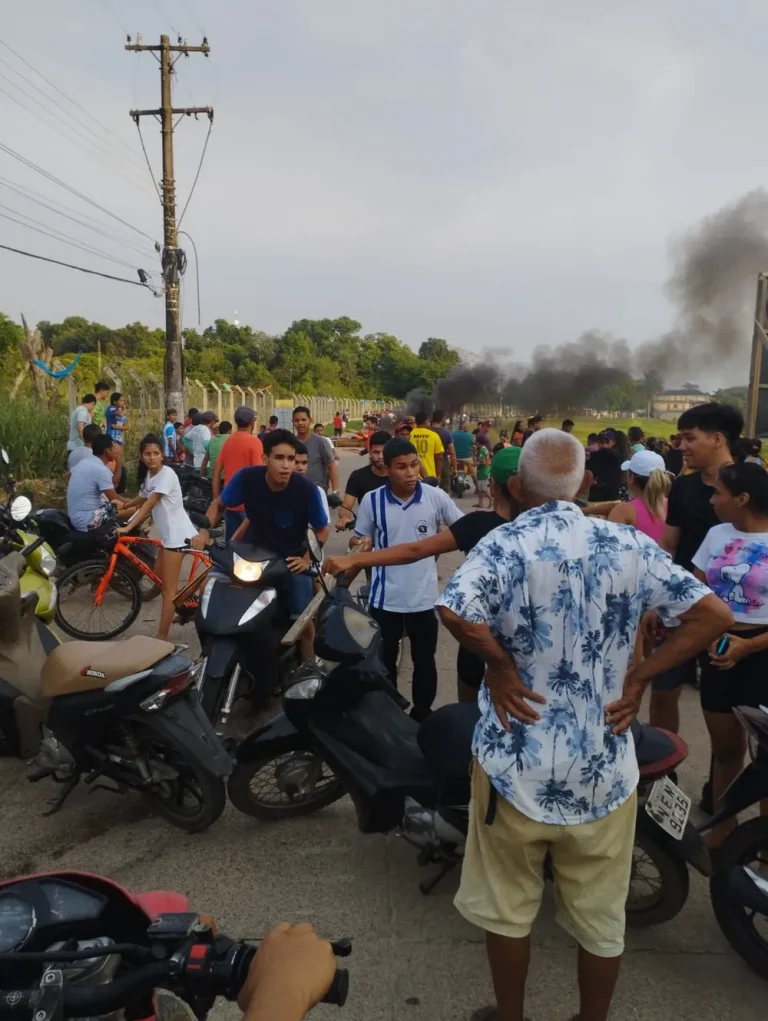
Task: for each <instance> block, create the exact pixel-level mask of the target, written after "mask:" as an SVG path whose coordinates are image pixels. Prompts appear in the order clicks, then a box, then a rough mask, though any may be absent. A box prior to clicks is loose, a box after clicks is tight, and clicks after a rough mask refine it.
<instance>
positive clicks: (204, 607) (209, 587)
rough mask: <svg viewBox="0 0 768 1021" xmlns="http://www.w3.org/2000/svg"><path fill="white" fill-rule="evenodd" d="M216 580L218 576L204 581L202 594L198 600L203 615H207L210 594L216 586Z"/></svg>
mask: <svg viewBox="0 0 768 1021" xmlns="http://www.w3.org/2000/svg"><path fill="white" fill-rule="evenodd" d="M217 581H218V578H210V579H209V580H208V581H207V582H206V584H205V588H204V589H203V595H202V598H201V600H200V612H201V613H202V615H203V616H204V617H207V616H208V604H209V603H210V601H211V596H212V595H213V590H214V588H215V587H216V582H217Z"/></svg>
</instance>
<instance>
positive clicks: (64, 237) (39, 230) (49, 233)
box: [0, 203, 136, 269]
mask: <svg viewBox="0 0 768 1021" xmlns="http://www.w3.org/2000/svg"><path fill="white" fill-rule="evenodd" d="M0 209H10V211H11V212H12V213H16V214H17V216H23V217H24V219H25V220H29V221H30V222H29V223H24V221H23V220H18V219H17V218H16V216H9V215H8V214H7V213H0V216H2V218H3V219H4V220H10V221H11V222H12V223H17V224H18V225H19V226H20V227H26V228H27V230H33V231H35V233H36V234H44V235H45V236H46V237H49V238H53V240H54V241H61V242H62V244H65V245H71V246H72V247H73V248H79V249H80V251H82V252H87V253H88V254H89V255H97V256H99V257H100V258H102V259H106V260H107V261H108V262H114V263H116V264H117V265H118V266H127V267H128V269H135V268H136V267H135V266H134V265H133V263H130V262H125V260H124V259H116V258H115V257H114V256H112V255H110V254H109V253H108V252H104V251H102V250H101V249H100V248H94V247H93V246H92V245H89V244H83V243H81V242H80V241H76V240H75V239H74V238H72V237H71V236H70V235H69V234H65V233H64V232H63V231H60V230H56V228H55V227H51V228H49V229H48V230H45V229H44V228H45V226H46V225H45V224H42V223H40V221H39V220H35V219H34V218H33V217H31V216H27V215H26V213H19V211H18V210H17V209H12V208H11V207H10V206H4V205H3V204H2V203H0ZM32 224H37V226H36V227H33V226H32ZM57 235H58V236H57Z"/></svg>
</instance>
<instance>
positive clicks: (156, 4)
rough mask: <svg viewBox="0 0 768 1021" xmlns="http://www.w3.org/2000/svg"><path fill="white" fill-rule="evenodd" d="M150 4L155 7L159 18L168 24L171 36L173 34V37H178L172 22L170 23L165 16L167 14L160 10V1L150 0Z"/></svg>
mask: <svg viewBox="0 0 768 1021" xmlns="http://www.w3.org/2000/svg"><path fill="white" fill-rule="evenodd" d="M152 3H153V4H154V5H155V7H156V8H157V10H158V13H159V14H160V17H161V18H163V19H164V20H165V21H166V22H167V23H168V25H169V26H170V29H171V31H172V32H173V34H174V35H175V36H178V35H179V34H180V33H179V32H178V31H177V30H176V29H175V28H174V26H173V22H172V21H171V19H170V18H169V17H168V15H167V14H166V13H165V11H164V10H163V8H162V7H161V6H160V0H152Z"/></svg>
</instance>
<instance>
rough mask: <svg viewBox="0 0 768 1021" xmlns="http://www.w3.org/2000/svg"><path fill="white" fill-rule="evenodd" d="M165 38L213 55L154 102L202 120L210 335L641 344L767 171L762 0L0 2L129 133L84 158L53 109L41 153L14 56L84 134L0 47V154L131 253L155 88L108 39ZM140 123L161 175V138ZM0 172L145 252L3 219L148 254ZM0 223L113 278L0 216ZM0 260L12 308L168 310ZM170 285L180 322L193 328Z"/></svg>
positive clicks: (184, 153)
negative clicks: (190, 108)
mask: <svg viewBox="0 0 768 1021" xmlns="http://www.w3.org/2000/svg"><path fill="white" fill-rule="evenodd" d="M171 26H173V28H174V29H176V30H178V31H180V32H181V33H182V34H183V35H184V36H185V37H187V38H188V39H189V41H190V42H199V41H200V37H201V34H202V31H203V30H204V31H205V32H206V34H207V35H208V38H209V41H210V45H211V49H212V55H211V59H210V60H208V61H206V60H205V59H204V58H203V57H201V56H193V57H190V58H189V59H188V60H186V59H182V60H181V61H180V62H179V64H178V65H177V70H178V76H177V81H176V82H175V95H174V100H175V103H176V104H177V105H188V104H191V103H194V104H195V105H207V104H209V103H210V104H212V105H214V106H215V110H216V117H215V124H214V128H213V133H212V136H211V142H210V146H209V149H208V155H207V158H206V161H205V163H204V166H203V169H202V174H201V177H200V181H199V184H198V187H197V190H196V193H195V195H194V197H193V200H192V203H191V205H190V208H189V211H188V213H187V216H186V218H185V222H184V224H183V226H184V227H186V228H188V230H189V231H190V233H191V234H192V235H193V236H194V238H195V240H196V242H197V246H198V250H199V253H200V270H201V284H202V306H203V322H204V324H207V323H209V322H211V321H213V320H214V319H215V318H217V317H224V318H228V319H234V318H238V319H240V320H241V321H243V322H248V323H250V324H251V325H253V326H254V327H255V328H261V329H265V330H268V331H270V332H278V331H281V330H282V329H284V328H285V327H286V326H287V325H288V324H289V323H290V322H291V320H293V319H296V318H301V317H313V318H314V317H323V316H337V315H349V316H352V317H353V318H356V319H359V320H360V321H361V322H362V324H363V327H364V329H365V330H366V331H379V330H381V331H388V332H392V333H395V334H397V335H398V336H399V337H401V338H402V339H404V340H406V341H408V342H409V343H411V344H413V345H418V343H419V342H420V341H421V340H422V339H424V338H425V337H427V336H430V335H432V336H442V337H446V338H447V339H448V340H449V341H450V342H451V343H452V344H455V345H457V346H459V347H461V348H465V349H467V350H472V351H480V350H482V349H483V348H484V347H493V348H499V347H503V348H508V349H510V351H511V353H513V354H515V355H517V356H518V357H521V356H523V355H524V352H525V351H526V350H527V349H528V348H529V347H531V346H533V345H534V344H536V343H538V342H547V343H555V342H558V341H561V340H570V339H572V338H574V337H576V336H577V335H578V334H579V333H580V332H582V331H583V330H586V329H590V328H598V329H602V330H608V331H612V332H614V333H616V334H618V335H620V336H624V337H626V338H627V339H628V340H629V341H630V342H631V343H636V342H639V341H641V340H644V339H647V338H649V337H652V336H654V335H655V334H657V333H660V332H662V331H664V330H666V329H667V328H669V327H670V326H671V325H672V323H671V318H672V309H671V308H670V306H669V304H668V303H667V301H666V299H665V298H664V295H663V286H664V282H665V280H666V277H667V274H668V270H669V263H668V258H667V244H668V241H669V239H670V238H671V237H673V236H674V235H675V234H676V233H679V232H680V231H682V230H684V229H685V228H686V227H688V226H690V225H691V224H693V223H695V222H696V221H697V220H699V219H700V218H701V217H702V216H705V215H706V214H708V213H710V212H712V211H714V210H716V209H718V208H719V207H720V206H722V205H724V204H725V203H727V202H729V201H732V200H733V199H735V198H737V197H739V196H740V195H742V194H743V193H745V192H746V191H748V190H750V189H752V188H754V187H756V186H758V185H759V184H761V183H762V181H763V180H765V171H766V167H768V132H766V131H765V130H764V129H763V128H762V125H763V124H764V121H765V74H764V65H765V50H766V40H767V39H768V10H767V9H766V8H765V5H764V4H763V3H760V2H757V0H755V2H752V0H735V2H734V3H731V4H724V3H722V0H719V2H717V0H696V2H694V0H677V2H674V0H673V2H672V3H670V2H669V0H665V2H662V0H647V2H646V3H644V4H638V3H637V2H636V0H633V2H627V0H604V2H602V0H582V2H581V3H578V4H573V3H566V2H565V0H559V2H548V0H537V2H536V3H534V4H531V3H521V2H515V0H472V2H469V0H442V2H441V0H387V2H386V3H381V2H373V0H260V2H258V3H253V2H250V0H218V2H217V3H211V2H210V0H131V2H130V3H128V2H127V0H68V2H67V3H66V4H62V3H61V0H35V2H34V3H30V2H29V0H5V4H4V10H3V21H2V27H1V28H0V38H1V39H2V40H3V41H4V42H5V43H7V44H8V45H9V46H11V47H12V48H13V49H14V50H16V51H17V52H18V53H19V54H20V55H21V56H23V57H24V58H25V59H26V60H28V61H29V62H30V63H32V64H33V65H34V66H35V67H36V68H37V69H39V70H40V71H42V72H43V74H45V75H46V77H48V78H49V79H50V80H51V81H52V82H54V83H55V84H56V85H58V86H59V87H60V88H62V89H63V90H64V92H66V93H67V94H68V95H69V96H70V97H71V98H72V99H75V100H76V101H77V102H78V103H80V104H81V105H82V107H84V108H85V109H86V110H87V111H88V112H89V114H92V115H93V116H95V117H96V118H98V120H99V121H100V122H102V124H105V125H107V126H108V127H109V128H110V129H111V131H113V132H114V133H115V134H116V135H117V136H119V138H120V139H121V140H122V141H123V143H124V144H120V142H118V141H116V140H115V138H114V137H113V136H110V135H106V136H105V135H104V133H103V131H102V129H101V127H99V126H98V125H93V129H94V130H95V131H96V132H97V133H98V135H99V137H101V138H102V139H103V138H106V139H107V141H106V142H102V143H100V144H102V145H105V146H106V147H107V150H108V153H109V155H103V158H104V159H105V160H106V161H107V165H104V164H103V163H102V162H99V161H97V159H96V157H95V155H92V149H91V148H90V146H87V145H86V144H85V143H84V142H83V141H82V139H81V138H78V137H77V136H74V135H71V134H70V132H69V130H67V128H68V126H69V125H71V124H72V122H71V121H70V120H69V119H67V118H63V116H62V120H60V121H58V120H57V121H55V122H54V123H57V124H58V126H59V127H60V129H62V130H63V131H64V135H65V136H66V137H62V135H60V134H57V133H56V132H55V131H54V130H53V128H51V127H49V126H48V125H47V124H44V123H41V122H40V121H39V120H36V119H35V118H34V117H33V116H32V114H31V113H29V112H27V111H26V110H24V109H22V108H20V107H19V106H18V105H17V104H16V103H14V102H13V101H12V100H11V99H10V98H9V96H8V95H7V94H6V92H7V93H11V94H12V95H14V96H15V97H16V99H18V100H20V101H21V102H23V103H25V104H26V105H27V106H29V107H30V109H33V110H35V112H36V113H38V114H40V116H42V117H43V118H47V119H51V115H50V114H48V113H45V112H44V111H43V110H42V109H41V108H40V107H39V106H35V105H34V104H33V103H31V102H30V100H29V99H28V98H26V97H24V96H23V95H21V94H20V93H19V92H18V91H17V90H16V89H15V88H14V87H13V86H12V85H11V84H10V83H9V81H8V78H10V79H12V80H13V81H14V82H16V84H17V85H19V86H20V87H21V88H23V89H25V90H26V91H27V92H28V93H29V94H30V95H32V96H34V97H36V98H37V99H40V100H41V101H42V102H44V103H47V100H45V99H44V97H43V96H41V94H40V93H38V92H35V91H34V90H33V89H32V88H31V87H30V86H29V84H27V83H25V82H23V81H21V80H20V79H19V78H17V77H16V76H15V75H14V73H13V72H12V71H11V70H10V68H9V66H8V65H9V64H10V65H12V66H13V67H16V68H18V69H19V70H21V72H22V73H23V74H25V75H26V76H27V77H28V78H29V79H30V81H33V82H34V83H35V84H37V85H39V86H41V87H42V88H43V89H44V90H45V91H46V92H47V93H50V94H51V95H53V97H54V98H55V99H57V100H58V101H59V102H61V103H62V105H64V106H65V107H67V109H70V110H72V112H73V113H74V115H75V116H76V117H77V118H80V119H83V120H85V114H83V113H82V111H80V110H77V109H74V108H72V107H70V106H69V105H68V104H67V102H66V101H65V100H64V99H63V98H62V97H61V96H60V95H58V94H56V93H53V92H51V90H50V89H49V88H48V86H47V85H45V83H44V82H42V81H41V80H40V79H39V78H37V77H36V75H35V74H34V72H33V71H31V70H30V69H29V68H28V67H25V66H24V65H23V64H20V63H18V62H17V61H16V58H15V57H14V56H13V55H12V54H11V53H10V52H9V51H8V50H7V49H5V48H3V47H0V58H1V59H2V61H3V63H0V75H2V76H7V77H0V110H2V117H3V130H2V136H1V137H0V141H2V142H3V143H4V144H6V145H8V146H11V147H12V148H13V149H14V150H16V151H17V152H19V153H21V154H23V155H24V156H25V157H27V158H29V159H31V160H33V161H34V162H36V163H38V164H40V165H41V166H43V167H44V168H45V169H46V170H48V171H50V172H52V173H54V174H56V175H58V176H59V177H61V179H62V180H64V181H65V182H67V183H68V184H70V185H72V186H74V187H76V188H78V189H79V190H81V191H83V192H84V193H86V194H87V195H88V196H89V197H91V198H92V199H94V201H97V202H99V203H100V204H102V205H103V206H105V207H106V208H108V209H109V210H110V211H112V212H114V213H116V214H118V215H119V216H121V217H123V218H124V219H125V220H127V221H129V222H130V223H131V224H133V225H134V226H136V227H138V228H139V229H140V230H142V231H145V232H146V234H148V235H149V236H150V237H152V238H160V239H161V228H162V219H161V212H160V208H159V204H158V201H157V198H156V196H155V197H154V198H153V192H152V186H151V184H150V179H149V174H148V172H147V171H146V169H145V170H144V171H143V172H142V169H141V163H140V162H139V161H143V156H142V154H141V149H140V146H139V139H138V135H137V133H136V129H135V127H134V126H133V124H132V122H131V121H130V119H129V117H128V110H129V109H130V108H132V107H144V108H147V107H153V106H156V105H157V103H158V99H159V74H158V71H157V64H156V62H155V60H154V59H153V57H152V56H151V55H150V54H143V55H140V56H137V55H135V54H131V53H126V52H125V51H124V50H123V44H124V41H125V39H124V33H125V31H130V32H131V33H132V34H133V35H134V36H135V33H136V32H137V31H140V32H141V34H142V37H143V40H144V41H145V42H156V41H157V40H158V36H159V34H160V33H161V32H170V31H171ZM5 62H7V63H5ZM53 109H54V112H57V113H59V112H60V111H57V110H56V108H55V107H54V108H53ZM65 125H66V126H67V127H65ZM73 127H76V125H73ZM206 129H207V125H206V122H205V121H204V120H201V121H200V122H198V123H195V122H194V121H192V120H189V121H184V122H183V123H182V124H181V125H180V126H179V128H178V131H177V133H176V140H177V156H176V160H177V164H176V165H177V173H178V180H179V195H180V196H181V197H182V200H183V198H184V197H185V196H186V194H187V192H188V189H189V186H190V183H191V179H192V176H193V174H194V171H195V169H196V165H197V161H198V159H199V154H200V151H201V148H202V145H203V141H204V139H205V133H206ZM78 130H81V131H82V130H84V129H83V128H82V127H81V128H79V129H78ZM143 131H144V135H145V139H146V141H147V148H148V152H149V156H150V158H151V161H152V164H153V167H154V168H155V171H156V174H157V176H158V177H159V156H160V139H159V128H158V125H157V124H156V123H155V122H154V121H153V120H151V119H146V120H145V121H144V122H143ZM126 146H127V148H126ZM131 152H132V153H133V158H132V157H131V155H130V154H131ZM115 154H119V157H116V155H115ZM97 155H99V154H97ZM123 157H125V158H123ZM130 166H135V167H136V168H137V172H136V173H135V174H134V173H133V172H132V171H129V170H128V167H130ZM121 167H122V169H123V170H124V172H125V173H128V174H129V176H130V178H131V180H130V181H128V180H126V179H125V178H124V177H122V176H120V174H119V173H118V171H119V170H120V169H121ZM0 179H1V180H2V181H12V182H13V183H15V184H20V185H23V186H25V187H28V188H33V189H35V190H36V191H39V192H40V193H41V194H43V195H45V196H48V197H49V198H48V199H47V200H53V201H54V202H65V203H67V204H68V205H71V206H72V207H73V208H76V209H77V210H78V213H77V215H80V214H81V213H83V212H84V213H87V214H88V215H93V216H94V217H96V218H97V219H98V220H99V222H100V223H101V224H102V225H103V227H104V229H106V230H108V231H110V232H112V231H113V230H114V232H115V233H116V234H118V235H119V236H120V238H127V239H129V240H131V241H135V242H136V243H138V244H139V245H140V246H141V245H143V244H146V246H147V248H146V255H145V256H142V255H139V254H138V253H137V252H135V251H134V250H133V249H131V248H126V247H125V246H123V244H122V243H121V242H117V241H113V240H111V239H105V238H102V237H99V236H98V235H96V234H92V233H90V232H88V231H86V230H84V229H83V228H82V227H81V226H79V225H78V224H75V223H72V222H70V221H66V220H62V219H61V218H59V217H58V216H57V215H55V214H54V213H52V212H51V211H50V210H48V209H45V208H42V207H40V206H38V205H34V204H33V203H31V202H29V201H28V200H26V199H24V198H22V197H21V196H19V195H18V194H16V193H15V192H12V191H9V190H8V189H7V188H6V187H4V186H3V185H2V184H1V183H0V203H2V206H0V213H3V214H6V215H17V214H18V212H23V213H25V214H27V215H28V216H32V217H34V218H35V219H37V220H39V221H40V223H42V224H44V226H45V229H50V228H51V227H54V228H55V229H58V230H60V231H65V232H66V233H68V234H70V233H71V235H72V236H73V237H77V238H78V240H80V241H82V242H88V243H90V244H95V245H96V246H97V247H100V248H103V249H104V250H106V251H109V252H110V253H111V254H113V255H115V256H116V257H117V258H119V259H123V260H125V261H126V262H128V263H129V264H130V265H131V266H132V267H135V266H143V267H144V268H146V269H151V268H156V260H154V258H153V255H152V251H151V247H150V246H149V241H148V240H146V239H145V238H143V237H142V236H141V235H139V234H137V233H134V232H132V231H130V230H128V229H127V228H125V227H123V226H122V225H121V224H119V223H117V222H115V221H114V220H109V219H108V218H107V217H105V216H104V215H103V214H102V213H99V212H97V211H96V210H94V209H93V208H92V207H88V206H86V205H84V204H82V203H81V202H80V201H79V200H78V199H76V198H74V197H73V196H71V195H67V194H66V193H65V192H64V191H63V190H62V189H60V188H58V187H56V186H54V185H52V184H50V183H49V182H47V181H45V180H44V179H43V178H41V177H39V176H38V175H37V174H35V173H34V172H32V171H30V170H28V169H26V168H25V167H23V166H22V165H21V164H19V163H18V162H16V161H15V160H14V159H12V158H11V157H10V156H8V155H7V154H5V153H3V152H0ZM134 181H137V182H143V185H144V188H142V187H141V185H140V184H134V183H133V182H134ZM9 209H10V210H12V212H9ZM0 235H1V238H2V243H3V244H9V245H13V246H16V247H19V248H24V249H26V250H29V251H32V252H39V253H43V254H46V255H50V256H52V257H54V258H60V259H64V260H67V261H72V262H76V263H79V264H81V265H84V266H89V267H93V268H99V269H102V270H104V271H106V272H114V273H116V274H118V275H123V273H125V274H126V275H128V276H133V275H134V272H133V270H132V269H130V268H128V267H123V266H120V265H115V264H111V263H109V262H106V261H105V260H103V259H101V258H98V257H96V256H93V255H90V254H86V253H83V252H81V251H78V250H76V249H73V248H71V247H70V246H69V245H65V244H63V243H61V242H59V241H54V240H52V239H50V238H48V237H45V236H41V235H40V234H35V233H33V232H32V231H30V230H29V229H27V228H24V227H21V226H18V225H16V224H14V223H11V222H9V221H8V220H6V219H0ZM0 266H2V284H0V309H3V310H4V311H6V312H7V313H8V314H10V315H13V316H18V314H19V313H20V312H22V311H23V312H24V313H25V314H26V315H27V317H29V318H30V319H34V320H38V319H43V318H45V319H60V318H63V317H64V316H66V315H70V314H80V315H85V316H87V317H88V318H92V319H99V320H101V321H103V322H106V323H109V324H112V325H118V324H121V323H123V322H126V321H132V320H136V319H140V320H143V321H145V322H150V323H152V324H155V325H160V324H161V323H162V321H163V309H162V302H161V301H160V300H159V299H155V298H153V297H152V295H151V294H149V293H148V292H145V291H142V290H140V289H139V288H132V287H128V286H125V285H122V284H117V283H114V284H113V283H110V282H107V281H104V280H98V279H97V278H90V277H86V276H84V275H81V274H78V273H74V272H71V271H68V270H65V269H59V268H57V267H53V266H47V265H44V264H40V263H33V262H31V261H30V260H27V259H23V258H22V257H20V256H17V255H12V254H10V253H5V252H0ZM191 283H192V274H191V273H190V274H189V275H188V277H187V290H186V299H185V304H184V319H185V325H195V324H196V323H195V321H196V309H195V308H194V304H195V303H194V295H193V289H192V287H191V286H190V284H191ZM235 310H237V315H235ZM748 319H749V316H748V313H747V317H746V321H745V333H748V332H749V322H748Z"/></svg>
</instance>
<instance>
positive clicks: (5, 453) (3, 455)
mask: <svg viewBox="0 0 768 1021" xmlns="http://www.w3.org/2000/svg"><path fill="white" fill-rule="evenodd" d="M0 453H2V457H3V460H4V461H5V463H6V464H10V463H11V459H10V457H8V451H7V450H6V449H5V447H3V448H2V451H0Z"/></svg>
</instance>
